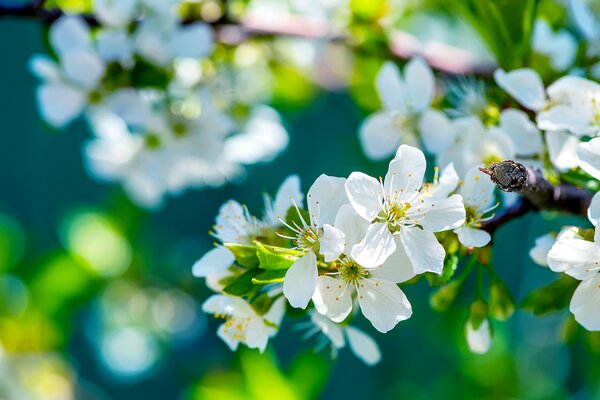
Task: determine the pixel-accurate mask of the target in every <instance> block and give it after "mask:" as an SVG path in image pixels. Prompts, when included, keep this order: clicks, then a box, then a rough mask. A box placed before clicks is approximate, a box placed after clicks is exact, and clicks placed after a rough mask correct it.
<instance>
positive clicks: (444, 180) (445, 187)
mask: <svg viewBox="0 0 600 400" xmlns="http://www.w3.org/2000/svg"><path fill="white" fill-rule="evenodd" d="M459 183H460V177H459V176H458V173H457V172H456V169H454V164H453V163H450V164H448V165H447V166H446V167H445V168H444V169H443V170H442V172H441V173H440V178H439V181H438V184H437V185H434V187H433V188H432V190H431V191H430V193H431V194H432V196H433V197H448V196H450V193H452V192H454V191H455V190H456V187H457V186H458V184H459Z"/></svg>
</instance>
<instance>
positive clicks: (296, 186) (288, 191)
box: [273, 175, 304, 218]
mask: <svg viewBox="0 0 600 400" xmlns="http://www.w3.org/2000/svg"><path fill="white" fill-rule="evenodd" d="M292 199H294V201H295V202H296V204H297V205H298V207H302V200H303V199H304V194H303V193H302V190H300V177H299V176H298V175H290V176H288V177H287V178H286V179H285V180H284V181H283V182H282V183H281V185H280V186H279V189H277V194H276V195H275V201H273V211H274V212H275V217H277V216H278V215H279V216H281V218H285V214H286V213H287V211H288V210H289V208H290V207H292V205H293V204H294V203H293V202H292Z"/></svg>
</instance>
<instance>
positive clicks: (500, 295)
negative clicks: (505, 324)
mask: <svg viewBox="0 0 600 400" xmlns="http://www.w3.org/2000/svg"><path fill="white" fill-rule="evenodd" d="M514 312H515V302H514V301H513V299H512V296H511V295H510V292H509V291H508V288H507V287H506V285H505V284H504V283H503V282H502V281H501V280H499V279H493V280H492V283H491V287H490V315H491V316H492V317H494V318H495V319H497V320H498V321H506V320H507V319H509V318H510V317H511V316H512V315H513V313H514Z"/></svg>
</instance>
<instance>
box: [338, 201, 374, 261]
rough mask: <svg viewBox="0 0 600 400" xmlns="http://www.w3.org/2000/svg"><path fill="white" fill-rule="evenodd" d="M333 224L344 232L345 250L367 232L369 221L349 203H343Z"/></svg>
mask: <svg viewBox="0 0 600 400" xmlns="http://www.w3.org/2000/svg"><path fill="white" fill-rule="evenodd" d="M334 226H335V227H336V228H337V229H339V230H341V231H342V232H344V235H345V237H346V247H345V251H349V250H348V249H350V248H352V246H354V245H355V244H356V243H358V242H360V241H361V240H362V239H363V238H364V237H365V234H366V233H367V229H368V228H369V222H368V221H366V220H365V219H364V218H362V217H361V216H360V215H358V214H357V213H356V211H354V208H352V206H351V205H350V204H344V205H343V206H342V207H340V211H338V214H337V215H336V217H335V224H334Z"/></svg>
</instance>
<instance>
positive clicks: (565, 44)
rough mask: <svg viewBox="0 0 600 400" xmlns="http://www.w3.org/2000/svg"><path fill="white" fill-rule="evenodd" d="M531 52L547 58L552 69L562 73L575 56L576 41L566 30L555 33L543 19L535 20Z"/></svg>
mask: <svg viewBox="0 0 600 400" xmlns="http://www.w3.org/2000/svg"><path fill="white" fill-rule="evenodd" d="M532 47H533V50H534V51H535V52H536V53H538V54H542V55H545V56H547V57H548V59H549V60H550V64H551V65H552V68H554V69H555V70H556V71H564V70H566V69H567V68H569V67H570V66H571V65H572V64H573V61H574V60H575V55H576V54H577V41H576V40H575V38H574V37H573V35H571V34H570V33H569V32H568V31H567V30H566V29H560V30H559V31H557V32H553V31H552V27H551V26H550V25H549V24H548V23H547V22H546V21H545V20H543V19H537V20H536V21H535V25H534V28H533V40H532Z"/></svg>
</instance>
